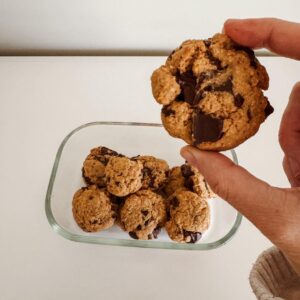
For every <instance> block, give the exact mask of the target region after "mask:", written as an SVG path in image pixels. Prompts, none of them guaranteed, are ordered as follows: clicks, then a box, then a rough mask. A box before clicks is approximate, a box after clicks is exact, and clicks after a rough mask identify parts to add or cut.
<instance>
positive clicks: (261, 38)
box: [224, 18, 300, 59]
mask: <svg viewBox="0 0 300 300" xmlns="http://www.w3.org/2000/svg"><path fill="white" fill-rule="evenodd" d="M224 31H225V33H226V34H227V35H228V36H230V37H231V38H232V39H233V40H234V41H235V42H237V43H239V44H241V45H243V46H247V47H250V48H267V49H269V50H271V51H273V52H275V53H277V54H279V55H282V56H286V57H290V58H294V59H300V24H299V23H293V22H288V21H284V20H280V19H274V18H263V19H244V20H238V19H229V20H227V21H226V22H225V24H224Z"/></svg>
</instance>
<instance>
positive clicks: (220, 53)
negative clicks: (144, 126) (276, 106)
mask: <svg viewBox="0 0 300 300" xmlns="http://www.w3.org/2000/svg"><path fill="white" fill-rule="evenodd" d="M151 84H152V92H153V96H154V98H155V99H156V101H157V102H158V103H160V104H162V105H163V108H162V113H161V118H162V122H163V125H164V127H165V128H166V130H167V131H168V132H169V134H170V135H171V136H173V137H177V138H181V139H183V140H184V141H186V142H187V143H188V144H193V145H195V146H197V147H198V148H200V149H203V150H214V151H220V150H227V149H232V148H234V147H236V146H237V145H239V144H241V143H242V142H244V141H245V140H246V139H248V138H250V137H251V136H253V135H254V134H255V133H256V132H257V131H258V129H259V127H260V124H261V123H262V122H264V120H265V119H266V118H267V117H268V115H270V114H271V113H272V112H273V108H272V106H271V105H270V103H269V101H268V99H267V98H266V97H265V96H264V94H263V92H262V90H266V89H268V85H269V77H268V74H267V72H266V70H265V68H264V67H263V66H262V65H261V64H260V63H259V61H258V60H257V59H256V57H255V55H254V52H253V51H252V50H251V49H249V48H246V47H243V46H241V45H238V44H236V43H235V42H233V41H232V40H231V39H230V38H229V37H228V36H227V35H225V34H216V35H215V36H214V37H212V38H210V39H208V40H188V41H185V42H184V43H182V45H181V46H180V47H179V48H177V49H176V50H175V51H173V52H172V53H171V55H170V56H169V57H168V59H167V61H166V63H165V65H163V66H161V67H160V68H158V69H157V70H155V71H154V72H153V74H152V77H151Z"/></svg>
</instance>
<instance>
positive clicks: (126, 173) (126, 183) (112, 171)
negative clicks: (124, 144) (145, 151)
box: [105, 156, 143, 197]
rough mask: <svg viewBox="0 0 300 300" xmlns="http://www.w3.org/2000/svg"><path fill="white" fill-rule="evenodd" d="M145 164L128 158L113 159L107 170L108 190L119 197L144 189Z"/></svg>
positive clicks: (109, 162)
mask: <svg viewBox="0 0 300 300" xmlns="http://www.w3.org/2000/svg"><path fill="white" fill-rule="evenodd" d="M142 169H143V164H142V163H141V162H140V161H138V160H133V159H129V158H127V157H116V156H114V157H111V158H110V159H109V161H108V163H107V165H106V168H105V177H106V188H107V190H108V191H109V192H110V193H111V194H113V195H115V196H118V197H124V196H127V195H129V194H132V193H135V192H136V191H138V190H139V189H140V188H141V187H142V178H143V173H142Z"/></svg>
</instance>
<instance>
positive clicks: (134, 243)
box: [45, 121, 242, 250]
mask: <svg viewBox="0 0 300 300" xmlns="http://www.w3.org/2000/svg"><path fill="white" fill-rule="evenodd" d="M95 125H100V126H102V125H113V126H146V127H163V126H162V124H159V123H141V122H115V121H96V122H90V123H85V124H83V125H80V126H78V127H76V128H75V129H73V130H72V131H71V132H70V133H69V134H67V136H66V137H65V138H64V139H63V140H62V142H61V144H60V146H59V148H58V150H57V153H56V156H55V160H54V164H53V167H52V170H51V175H50V179H49V183H48V188H47V193H46V199H45V212H46V216H47V219H48V222H49V224H50V226H51V227H52V229H53V230H54V231H55V232H56V233H58V234H59V235H61V236H62V237H64V238H66V239H68V240H71V241H76V242H81V243H91V244H100V245H111V246H127V247H139V248H153V249H154V248H156V249H173V250H212V249H216V248H218V247H220V246H223V245H225V244H226V243H227V242H228V241H229V240H231V238H232V237H233V236H234V235H235V233H236V232H237V230H238V228H239V227H240V224H241V221H242V215H241V214H240V213H239V212H238V211H236V212H237V215H236V219H235V222H234V225H233V226H232V227H231V229H230V230H229V231H228V232H227V233H226V235H224V236H223V237H222V238H220V239H219V240H217V241H214V242H210V243H204V244H181V243H173V242H161V241H155V242H153V241H143V240H133V239H132V240H130V239H128V240H127V239H114V238H107V237H99V236H84V235H79V234H74V233H71V232H69V231H68V230H66V229H65V228H63V227H62V226H60V225H59V224H58V222H57V221H56V219H55V217H54V215H53V212H52V209H51V197H52V190H53V185H54V182H55V177H56V173H57V169H58V166H59V162H60V158H61V154H62V152H63V149H64V147H65V145H66V144H67V142H68V140H69V139H70V138H71V137H72V136H73V135H74V134H75V133H76V132H78V131H80V130H82V129H84V128H86V127H90V126H95ZM230 152H231V155H232V159H233V161H234V162H235V163H236V164H238V159H237V155H236V152H235V151H234V150H230Z"/></svg>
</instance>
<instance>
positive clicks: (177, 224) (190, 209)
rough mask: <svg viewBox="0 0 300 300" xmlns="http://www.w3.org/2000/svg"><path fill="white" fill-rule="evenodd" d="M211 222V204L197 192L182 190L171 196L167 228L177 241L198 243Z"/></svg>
mask: <svg viewBox="0 0 300 300" xmlns="http://www.w3.org/2000/svg"><path fill="white" fill-rule="evenodd" d="M209 222H210V213H209V206H208V204H207V202H206V201H205V200H204V199H202V198H201V197H200V196H198V195H197V194H195V193H193V192H190V191H185V190H180V191H177V192H175V193H174V194H173V195H172V196H171V198H170V206H169V209H168V221H167V222H166V225H165V227H166V230H167V233H168V235H169V237H170V238H171V239H172V240H173V241H176V242H181V243H196V242H197V241H198V240H199V239H200V238H201V236H202V233H203V231H205V230H206V229H207V228H208V226H209Z"/></svg>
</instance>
